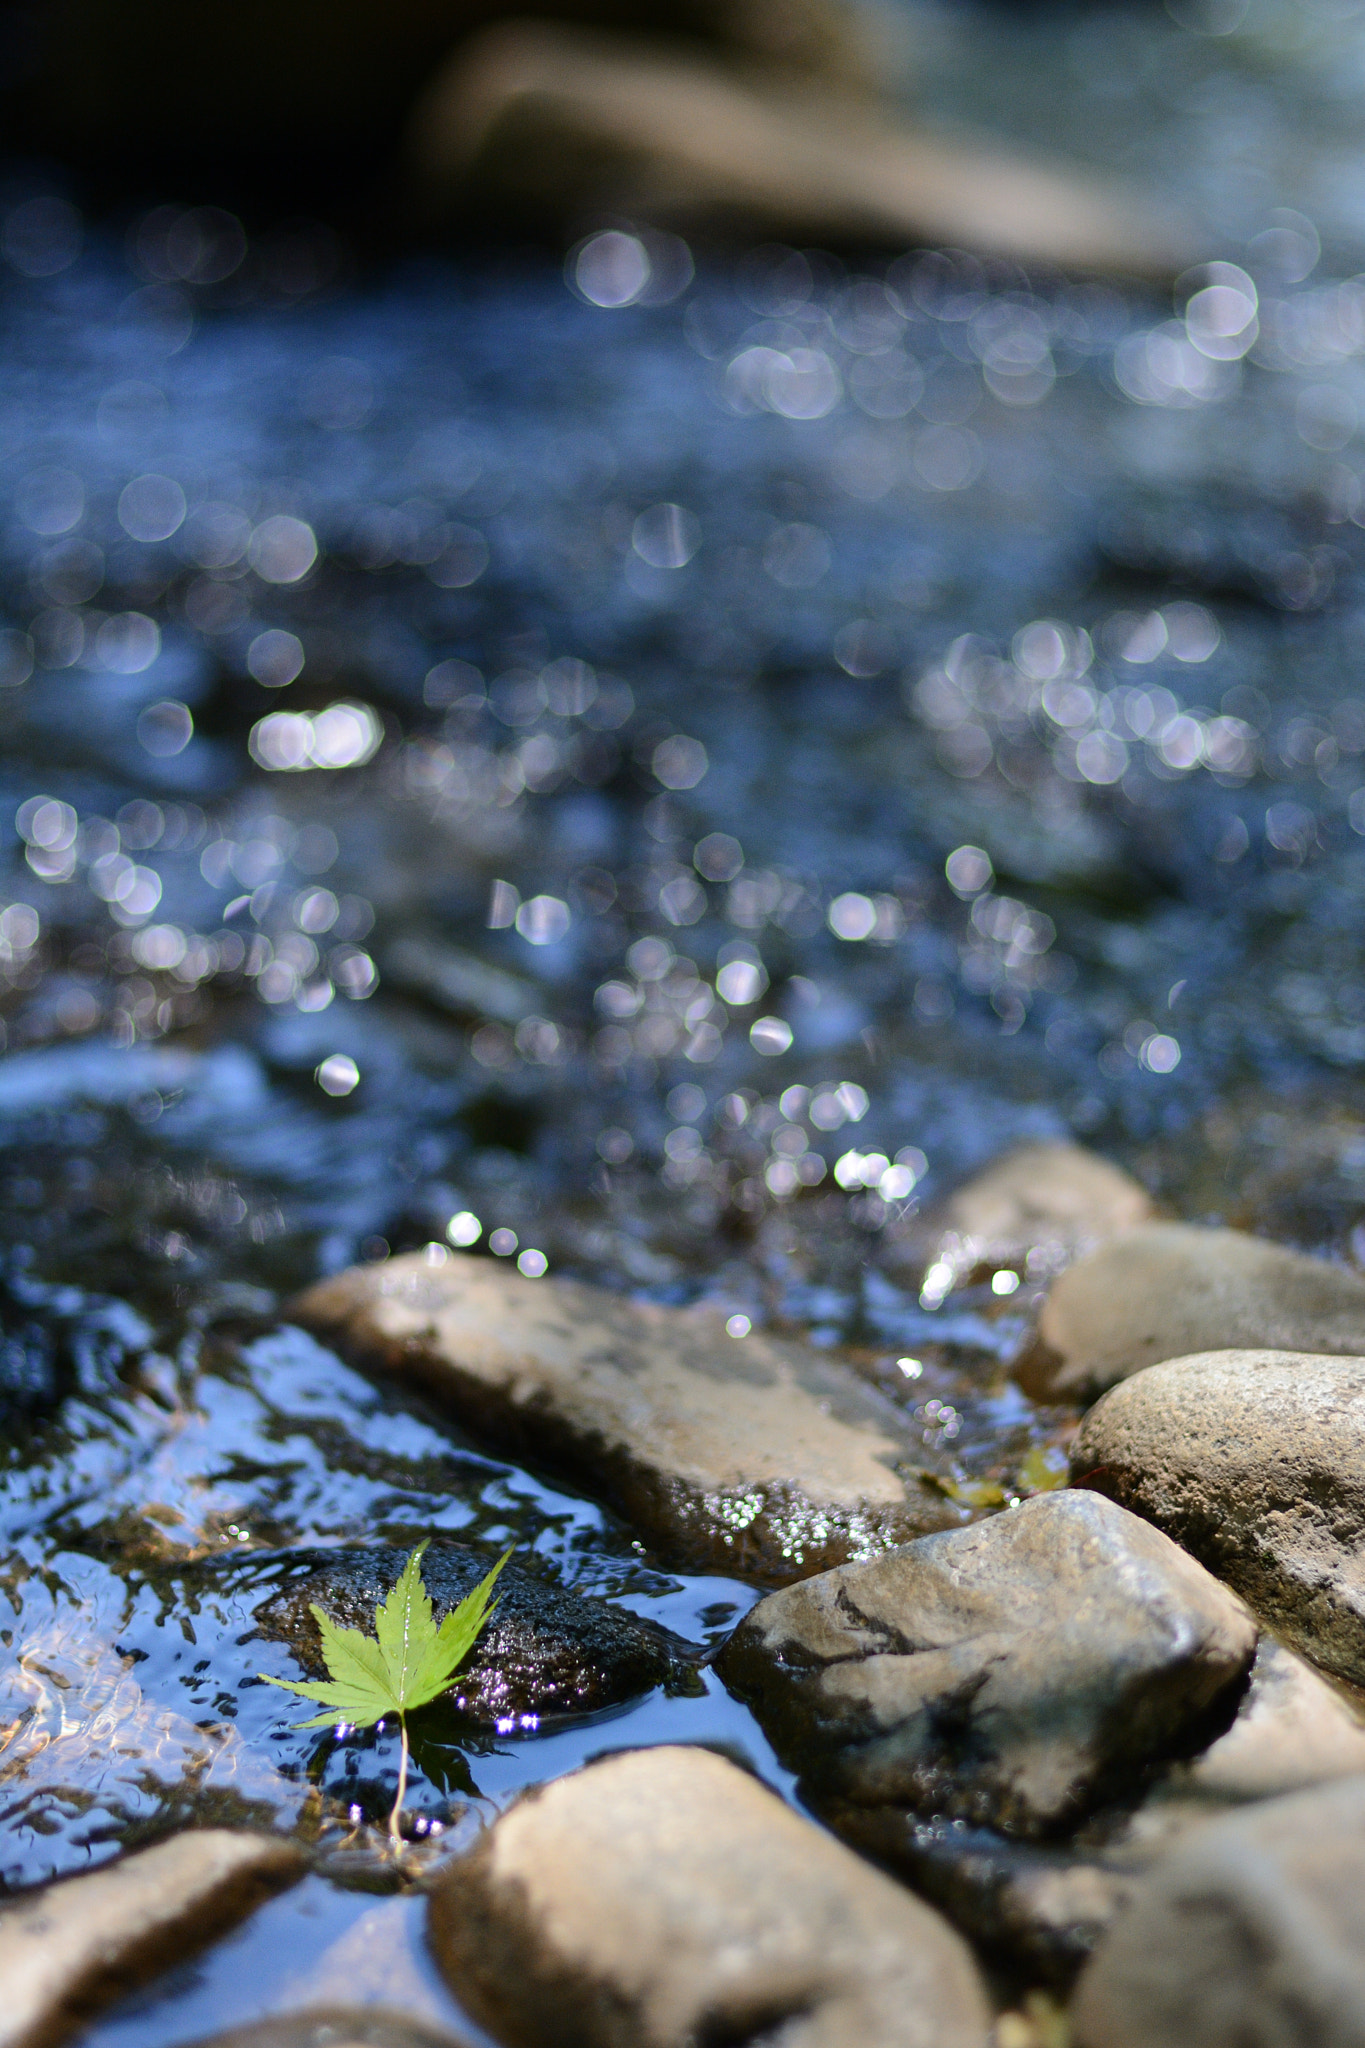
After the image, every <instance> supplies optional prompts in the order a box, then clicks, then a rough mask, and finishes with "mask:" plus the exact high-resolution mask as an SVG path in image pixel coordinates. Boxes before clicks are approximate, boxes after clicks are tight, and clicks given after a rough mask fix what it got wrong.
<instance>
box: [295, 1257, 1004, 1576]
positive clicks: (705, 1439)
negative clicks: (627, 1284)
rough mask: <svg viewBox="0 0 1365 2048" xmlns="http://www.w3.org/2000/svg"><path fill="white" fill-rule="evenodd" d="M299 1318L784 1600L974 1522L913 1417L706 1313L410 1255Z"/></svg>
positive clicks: (834, 1364) (816, 1355) (642, 1525)
mask: <svg viewBox="0 0 1365 2048" xmlns="http://www.w3.org/2000/svg"><path fill="white" fill-rule="evenodd" d="M291 1312H292V1314H293V1315H294V1316H295V1318H296V1319H297V1320H298V1321H300V1322H302V1323H303V1324H304V1325H305V1326H306V1327H308V1328H310V1329H312V1330H315V1331H316V1332H318V1334H320V1335H322V1336H325V1337H327V1338H329V1339H331V1340H332V1341H333V1342H336V1343H339V1344H341V1345H343V1346H344V1347H345V1348H346V1349H347V1350H349V1351H351V1352H352V1353H354V1354H355V1356H357V1357H358V1358H359V1359H361V1360H362V1361H363V1362H364V1363H366V1364H367V1365H369V1366H370V1367H372V1368H374V1367H378V1368H379V1369H381V1370H385V1371H388V1372H391V1373H394V1374H398V1375H401V1376H402V1377H404V1378H407V1379H411V1380H416V1381H417V1382H418V1383H419V1384H421V1385H422V1386H424V1387H425V1388H426V1389H427V1390H428V1391H429V1392H430V1393H431V1394H432V1395H433V1396H434V1397H435V1398H436V1399H437V1400H438V1401H440V1402H441V1403H442V1405H443V1406H445V1407H447V1408H449V1409H451V1410H452V1411H453V1412H454V1413H455V1414H456V1415H458V1416H459V1417H460V1418H461V1419H462V1420H463V1421H465V1422H467V1423H468V1424H469V1425H470V1426H472V1427H473V1428H475V1429H478V1430H480V1431H481V1432H483V1433H484V1434H486V1435H487V1436H488V1437H489V1438H490V1439H492V1440H493V1441H495V1442H498V1443H500V1444H502V1445H504V1446H505V1447H506V1448H508V1449H509V1450H511V1451H512V1452H514V1453H517V1454H520V1455H523V1456H529V1457H532V1458H534V1459H535V1460H536V1461H537V1462H544V1463H553V1464H555V1465H558V1466H559V1467H561V1468H562V1469H566V1470H568V1471H569V1472H570V1473H571V1474H573V1476H574V1477H575V1478H576V1479H578V1480H579V1481H580V1483H582V1484H584V1485H587V1486H590V1487H592V1488H593V1489H594V1490H595V1491H597V1492H599V1493H601V1494H603V1495H605V1497H606V1498H607V1499H608V1500H609V1501H610V1502H611V1504H612V1505H613V1506H614V1507H615V1508H617V1509H618V1510H619V1512H620V1513H621V1514H622V1515H623V1516H624V1517H625V1519H626V1520H627V1521H628V1522H630V1523H631V1525H632V1526H633V1527H634V1528H635V1529H636V1530H638V1532H639V1533H640V1534H641V1535H642V1536H643V1537H645V1539H646V1540H647V1541H649V1542H652V1543H654V1544H656V1545H657V1546H658V1547H659V1549H660V1550H661V1551H662V1552H663V1554H664V1555H665V1556H666V1557H667V1559H668V1560H669V1562H670V1563H676V1564H678V1565H679V1566H681V1567H684V1568H687V1567H690V1568H692V1569H697V1570H711V1571H724V1572H730V1573H743V1574H744V1575H745V1576H748V1577H751V1578H754V1579H758V1580H760V1581H766V1582H767V1583H768V1584H769V1585H772V1584H783V1583H785V1582H786V1581H788V1580H791V1579H799V1578H804V1577H805V1576H806V1575H807V1574H808V1573H810V1572H813V1571H819V1570H820V1569H822V1568H823V1567H825V1566H827V1565H832V1564H839V1563H842V1561H843V1560H844V1559H845V1558H848V1557H859V1556H866V1555H868V1553H869V1552H871V1551H875V1550H885V1549H888V1548H890V1547H891V1546H892V1545H894V1544H897V1543H904V1542H905V1541H906V1540H907V1539H908V1538H910V1537H912V1536H919V1535H923V1534H924V1533H925V1532H926V1531H927V1530H930V1529H943V1528H953V1527H959V1526H960V1525H961V1524H962V1523H963V1522H964V1521H966V1520H968V1519H969V1517H968V1514H967V1512H966V1511H964V1510H963V1509H962V1508H960V1507H957V1506H954V1505H953V1504H952V1502H950V1501H949V1500H948V1499H947V1498H946V1497H945V1495H944V1494H943V1492H942V1491H941V1490H939V1489H938V1488H936V1487H935V1486H933V1485H931V1484H929V1483H928V1481H927V1480H926V1478H925V1468H926V1467H928V1468H930V1469H937V1470H940V1471H943V1472H945V1473H946V1472H947V1471H949V1470H950V1468H951V1463H952V1459H951V1452H949V1451H942V1450H935V1449H933V1448H932V1447H931V1446H930V1445H928V1444H926V1442H925V1431H924V1429H923V1428H922V1427H921V1425H920V1424H919V1423H918V1422H916V1420H915V1419H914V1417H913V1416H912V1415H911V1414H910V1413H909V1412H908V1411H907V1410H906V1409H905V1408H904V1407H898V1406H897V1405H896V1404H895V1403H894V1402H893V1401H891V1400H890V1399H889V1398H887V1397H886V1396H885V1395H883V1394H881V1393H879V1392H878V1391H877V1390H876V1388H875V1387H873V1386H872V1385H870V1384H869V1383H868V1382H867V1381H866V1380H864V1379H862V1378H860V1376H859V1375H858V1374H857V1372H855V1371H854V1370H853V1369H852V1368H851V1367H850V1366H849V1365H848V1364H847V1363H846V1362H844V1361H842V1360H840V1359H838V1358H834V1357H831V1356H830V1355H829V1354H828V1353H827V1352H822V1351H819V1350H817V1349H816V1348H815V1347H814V1346H812V1345H805V1344H796V1343H782V1342H778V1341H776V1340H773V1339H770V1338H768V1337H766V1336H761V1335H760V1334H759V1333H758V1332H754V1334H753V1335H751V1336H749V1337H746V1338H745V1339H744V1340H743V1341H742V1342H736V1341H735V1340H734V1339H733V1338H732V1337H730V1336H729V1335H727V1333H726V1327H725V1322H724V1319H723V1317H722V1316H720V1315H718V1314H716V1313H715V1312H714V1311H713V1310H703V1309H679V1308H669V1307H663V1306H659V1305H656V1304H654V1303H642V1302H632V1301H622V1300H621V1299H619V1297H616V1296H613V1295H611V1294H608V1293H607V1292H606V1291H605V1290H604V1289H601V1288H596V1287H585V1286H582V1285H580V1284H579V1283H577V1282H575V1281H570V1280H524V1279H523V1278H522V1277H521V1275H520V1274H518V1273H515V1272H509V1271H508V1270H507V1269H506V1268H505V1267H504V1266H503V1265H502V1264H501V1263H500V1262H499V1261H497V1260H494V1259H483V1258H473V1257H456V1258H451V1259H450V1260H449V1261H448V1262H447V1263H445V1264H443V1265H436V1266H433V1265H429V1264H428V1263H427V1262H426V1260H425V1259H424V1258H423V1257H422V1256H421V1255H411V1256H408V1257H405V1258H394V1259H387V1260H385V1261H383V1262H382V1263H380V1264H378V1265H373V1266H358V1267H353V1268H352V1269H351V1270H350V1271H349V1272H346V1273H339V1274H337V1275H336V1277H335V1278H333V1279H330V1280H325V1281H322V1282H321V1283H320V1284H319V1285H318V1286H316V1287H313V1288H310V1289H309V1291H308V1292H307V1294H305V1295H303V1296H302V1297H301V1298H300V1299H299V1300H298V1301H296V1302H295V1303H294V1305H293V1308H292V1311H291Z"/></svg>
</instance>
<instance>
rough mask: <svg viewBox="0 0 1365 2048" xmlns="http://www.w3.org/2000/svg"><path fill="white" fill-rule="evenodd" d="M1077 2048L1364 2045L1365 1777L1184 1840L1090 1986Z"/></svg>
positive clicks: (1109, 1945) (1259, 1808)
mask: <svg viewBox="0 0 1365 2048" xmlns="http://www.w3.org/2000/svg"><path fill="white" fill-rule="evenodd" d="M1073 2019H1074V2024H1075V2033H1076V2039H1077V2042H1078V2044H1079V2048H1176V2044H1179V2048H1282V2044H1283V2048H1290V2044H1291V2043H1300V2042H1303V2043H1308V2042H1311V2043H1313V2044H1314V2048H1362V2044H1365V1778H1351V1779H1346V1780H1342V1781H1340V1782H1338V1783H1336V1784H1333V1785H1327V1786H1323V1787H1321V1788H1319V1789H1318V1790H1316V1791H1312V1792H1299V1793H1292V1794H1290V1795H1289V1796H1287V1797H1286V1798H1283V1799H1269V1800H1264V1801H1262V1802H1261V1803H1260V1804H1258V1805H1255V1806H1250V1807H1247V1808H1245V1809H1244V1810H1243V1811H1241V1812H1240V1813H1236V1814H1233V1815H1230V1816H1229V1817H1227V1818H1226V1819H1223V1820H1218V1821H1214V1822H1212V1823H1210V1824H1209V1825H1208V1826H1207V1827H1202V1828H1198V1829H1195V1830H1194V1831H1193V1832H1191V1833H1190V1834H1189V1835H1187V1836H1185V1837H1184V1838H1183V1839H1182V1840H1181V1841H1180V1842H1179V1843H1178V1844H1177V1845H1176V1847H1175V1848H1174V1849H1173V1850H1172V1851H1171V1853H1170V1855H1169V1856H1168V1857H1166V1858H1164V1859H1163V1860H1162V1862H1161V1863H1159V1864H1158V1865H1157V1866H1156V1868H1155V1869H1154V1870H1153V1871H1152V1872H1151V1873H1150V1875H1149V1876H1148V1877H1147V1878H1146V1880H1145V1881H1144V1883H1143V1885H1142V1887H1141V1890H1140V1891H1139V1893H1138V1895H1137V1897H1136V1899H1135V1901H1134V1903H1133V1904H1132V1905H1131V1906H1130V1908H1129V1909H1128V1911H1127V1912H1126V1913H1124V1914H1123V1915H1122V1916H1121V1917H1120V1918H1119V1920H1118V1921H1117V1923H1116V1925H1115V1927H1114V1929H1113V1932H1112V1933H1111V1934H1110V1935H1109V1937H1108V1939H1107V1940H1106V1941H1105V1942H1104V1943H1103V1944H1102V1946H1101V1947H1100V1948H1099V1950H1098V1951H1097V1953H1096V1955H1095V1957H1094V1960H1093V1961H1092V1962H1091V1963H1090V1965H1089V1966H1088V1968H1087V1969H1086V1971H1085V1974H1084V1975H1083V1976H1082V1978H1081V1981H1080V1985H1079V1987H1078V1989H1077V1994H1076V2000H1075V2005H1074V2007H1073Z"/></svg>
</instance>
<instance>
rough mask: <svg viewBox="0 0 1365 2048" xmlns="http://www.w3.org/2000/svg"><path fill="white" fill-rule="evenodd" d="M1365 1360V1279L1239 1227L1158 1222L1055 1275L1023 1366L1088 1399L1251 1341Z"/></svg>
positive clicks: (1031, 1380)
mask: <svg viewBox="0 0 1365 2048" xmlns="http://www.w3.org/2000/svg"><path fill="white" fill-rule="evenodd" d="M1253 1346H1255V1347H1258V1348H1260V1347H1273V1348H1274V1349H1276V1350H1281V1351H1311V1352H1322V1353H1331V1354H1336V1355H1343V1354H1344V1355H1348V1356H1352V1357H1355V1356H1365V1279H1362V1278H1361V1276H1360V1275H1359V1274H1356V1273H1348V1272H1346V1271H1345V1270H1344V1269H1343V1268H1342V1267H1340V1266H1329V1265H1327V1264H1326V1263H1325V1262H1324V1261H1323V1260H1321V1259H1309V1258H1305V1257H1304V1256H1303V1255H1302V1253H1300V1252H1291V1251H1286V1250H1285V1249H1284V1247H1283V1246H1282V1245H1276V1244H1267V1243H1266V1242H1265V1241H1264V1240H1263V1239H1261V1238H1257V1237H1248V1236H1247V1235H1246V1234H1245V1233H1244V1232H1242V1231H1240V1230H1204V1229H1200V1228H1199V1227H1198V1226H1197V1225H1195V1224H1189V1223H1152V1224H1148V1225H1146V1226H1145V1227H1144V1228H1143V1229H1140V1230H1131V1231H1128V1232H1127V1233H1125V1234H1124V1235H1122V1236H1119V1237H1115V1238H1112V1239H1110V1240H1109V1242H1108V1243H1106V1244H1103V1245H1101V1246H1100V1247H1099V1249H1098V1250H1097V1251H1093V1252H1091V1253H1090V1254H1089V1255H1088V1256H1087V1257H1086V1258H1083V1259H1080V1260H1078V1261H1077V1263H1076V1264H1075V1265H1074V1266H1072V1267H1071V1268H1070V1269H1069V1270H1068V1271H1067V1272H1065V1273H1063V1274H1062V1275H1061V1277H1060V1278H1059V1279H1057V1280H1055V1281H1054V1282H1053V1284H1052V1287H1051V1288H1050V1290H1049V1292H1048V1297H1047V1300H1046V1301H1045V1302H1044V1304H1043V1309H1042V1313H1041V1315H1040V1317H1039V1320H1038V1338H1037V1342H1036V1344H1035V1346H1034V1347H1033V1350H1032V1351H1031V1353H1030V1354H1029V1356H1028V1357H1027V1358H1026V1359H1025V1360H1023V1361H1022V1362H1021V1363H1020V1365H1019V1366H1018V1368H1017V1369H1016V1374H1017V1377H1018V1379H1019V1380H1020V1382H1021V1384H1022V1385H1023V1386H1024V1387H1025V1388H1026V1390H1027V1391H1028V1392H1029V1393H1030V1394H1032V1395H1033V1396H1034V1397H1035V1398H1036V1399H1038V1400H1044V1401H1073V1400H1080V1399H1088V1398H1090V1397H1092V1396H1093V1395H1094V1394H1096V1393H1098V1392H1101V1391H1102V1390H1103V1389H1104V1388H1106V1387H1111V1386H1114V1385H1115V1384H1116V1383H1117V1382H1118V1381H1119V1380H1122V1379H1126V1378H1127V1377H1128V1376H1129V1374H1130V1373H1135V1372H1140V1371H1142V1369H1143V1368H1144V1367H1145V1366H1149V1365H1156V1364H1158V1363H1160V1362H1161V1361H1162V1360H1163V1359H1167V1358H1184V1357H1187V1356H1188V1355H1189V1354H1191V1353H1192V1352H1197V1351H1224V1350H1233V1349H1240V1348H1243V1347H1246V1348H1250V1347H1253Z"/></svg>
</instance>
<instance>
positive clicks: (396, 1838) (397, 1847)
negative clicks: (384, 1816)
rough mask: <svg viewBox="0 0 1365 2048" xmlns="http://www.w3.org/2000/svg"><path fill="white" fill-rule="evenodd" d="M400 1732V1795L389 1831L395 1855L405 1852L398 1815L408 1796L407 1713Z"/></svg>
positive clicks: (400, 1718)
mask: <svg viewBox="0 0 1365 2048" xmlns="http://www.w3.org/2000/svg"><path fill="white" fill-rule="evenodd" d="M398 1733H399V1738H400V1744H399V1747H400V1755H399V1763H398V1797H397V1798H396V1799H395V1800H394V1802H393V1811H392V1813H391V1814H390V1815H389V1833H390V1834H391V1835H392V1836H393V1847H394V1854H395V1855H401V1854H402V1853H403V1837H402V1835H401V1833H400V1832H399V1828H398V1816H399V1814H400V1813H401V1812H402V1811H403V1801H404V1799H405V1798H406V1797H407V1790H408V1721H407V1715H406V1714H400V1715H399V1716H398Z"/></svg>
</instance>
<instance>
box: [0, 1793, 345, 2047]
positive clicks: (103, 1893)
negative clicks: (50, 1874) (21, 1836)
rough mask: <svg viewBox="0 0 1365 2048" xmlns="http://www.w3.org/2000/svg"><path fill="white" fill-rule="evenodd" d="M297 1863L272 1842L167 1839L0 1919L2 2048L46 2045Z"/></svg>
mask: <svg viewBox="0 0 1365 2048" xmlns="http://www.w3.org/2000/svg"><path fill="white" fill-rule="evenodd" d="M303 1867H304V1863H303V1857H302V1855H301V1853H300V1852H299V1850H298V1849H297V1848H296V1847H295V1846H294V1845H293V1844H292V1843H291V1842H286V1841H282V1840H280V1839H279V1838H278V1837H272V1836H270V1835H251V1834H238V1833H234V1832H230V1831H229V1830H227V1829H224V1828H206V1829H202V1830H196V1831H191V1832H190V1833H188V1834H183V1835H176V1836H175V1837H174V1838H173V1839H172V1840H171V1841H169V1842H161V1843H159V1844H158V1845H157V1847H156V1848H154V1849H144V1850H143V1851H142V1852H141V1854H140V1855H136V1856H127V1857H124V1858H122V1859H121V1860H120V1861H118V1862H117V1863H114V1864H111V1865H110V1866H109V1867H108V1868H106V1869H102V1870H96V1871H93V1872H91V1873H90V1874H89V1875H88V1876H85V1877H74V1878H68V1879H67V1880H65V1882H63V1883H60V1884H54V1885H50V1886H49V1887H48V1888H47V1889H46V1890H45V1891H42V1892H39V1893H38V1894H37V1895H36V1896H33V1897H27V1898H22V1899H20V1900H19V1901H18V1903H17V1904H15V1905H11V1906H7V1907H5V1908H4V1909H3V1910H2V1911H0V1986H3V1997H2V1998H0V2048H48V2044H49V2043H51V2042H55V2041H58V2040H60V2039H62V2038H63V2036H65V2035H66V2034H68V2033H69V2032H70V2031H71V2030H72V2029H73V2028H74V2027H76V2026H78V2025H79V2024H80V2023H81V2021H82V2020H83V2019H84V2018H85V2017H86V2016H87V2015H88V2014H89V2013H90V2012H91V2011H92V2010H93V2009H94V2008H95V2007H97V2006H100V2005H103V2004H105V2003H106V2002H107V2001H108V2000H110V1999H112V1998H116V1997H118V1996H120V1995H121V1994H122V1993H123V1992H126V1991H128V1990H130V1989H131V1988H132V1987H133V1986H134V1985H136V1984H137V1983H139V1982H140V1981H141V1980H142V1979H143V1978H145V1977H148V1976H151V1975H153V1974H154V1973H155V1972H156V1971H157V1970H159V1969H164V1968H166V1967H167V1966H168V1965H170V1964H172V1963H177V1962H180V1961H183V1959H184V1958H185V1956H186V1955H187V1954H189V1953H190V1952H191V1951H192V1950H193V1949H195V1948H197V1947H198V1946H199V1945H200V1944H201V1943H202V1942H205V1941H207V1940H208V1939H209V1937H210V1936H211V1935H213V1934H216V1933H218V1932H220V1931H221V1930H222V1929H223V1928H225V1927H228V1926H230V1925H232V1923H233V1922H234V1921H237V1920H240V1919H241V1918H243V1916H244V1915H245V1914H247V1913H249V1912H250V1911H251V1909H252V1908H253V1907H254V1906H255V1905H257V1904H258V1903H259V1901H260V1900H261V1899H262V1898H264V1897H265V1895H266V1894H267V1893H268V1892H272V1891H277V1890H278V1889H279V1888H280V1887H281V1886H282V1885H286V1884H292V1883H293V1882H294V1880H295V1879H296V1878H297V1877H299V1876H301V1875H302V1872H303Z"/></svg>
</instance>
